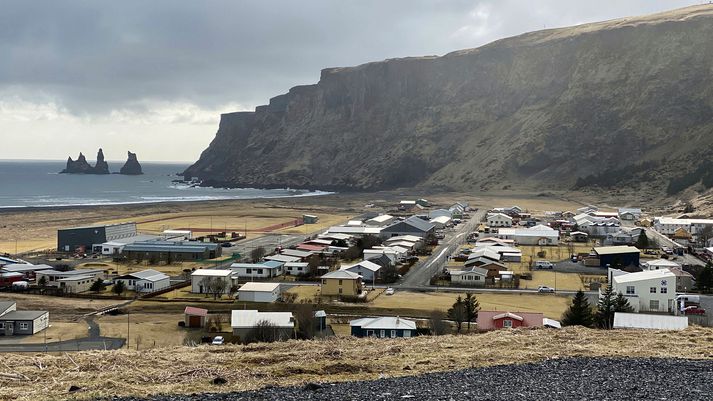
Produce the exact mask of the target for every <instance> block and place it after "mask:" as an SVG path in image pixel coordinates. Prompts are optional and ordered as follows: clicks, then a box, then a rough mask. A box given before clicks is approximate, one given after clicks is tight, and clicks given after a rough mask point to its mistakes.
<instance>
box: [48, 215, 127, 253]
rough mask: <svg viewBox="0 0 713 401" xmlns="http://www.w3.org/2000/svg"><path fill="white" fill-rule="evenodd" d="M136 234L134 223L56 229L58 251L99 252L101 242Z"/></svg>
mask: <svg viewBox="0 0 713 401" xmlns="http://www.w3.org/2000/svg"><path fill="white" fill-rule="evenodd" d="M135 235H136V223H133V222H129V223H117V224H105V225H96V226H86V227H72V228H62V229H59V230H57V250H58V251H60V252H75V251H80V252H92V251H96V252H101V250H102V249H101V244H103V243H105V242H109V241H114V240H118V239H121V238H128V237H133V236H135Z"/></svg>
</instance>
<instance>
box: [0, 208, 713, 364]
mask: <svg viewBox="0 0 713 401" xmlns="http://www.w3.org/2000/svg"><path fill="white" fill-rule="evenodd" d="M283 220H284V221H281V222H277V223H275V222H272V221H271V223H274V224H271V225H270V226H269V227H267V228H266V229H264V230H263V232H261V233H260V234H255V233H254V232H252V230H251V232H248V230H247V225H246V228H245V230H244V231H242V232H241V231H237V230H236V231H231V230H227V231H220V229H216V228H214V227H221V226H223V227H227V224H228V223H224V222H221V221H220V219H219V218H216V219H215V220H213V219H212V217H210V218H208V224H205V222H206V221H205V219H204V220H203V221H191V224H194V225H193V228H191V227H189V226H188V225H189V224H180V223H181V222H180V221H178V222H175V223H176V224H174V225H173V226H167V225H165V224H164V225H160V226H159V225H153V226H148V225H147V224H148V223H140V224H137V223H136V222H131V221H118V222H112V223H110V224H103V225H90V226H76V227H64V228H60V229H59V230H57V237H56V240H57V243H56V248H54V249H52V250H50V251H46V252H40V253H38V252H35V253H33V252H26V253H23V254H18V255H12V254H6V255H5V256H1V257H0V351H50V352H52V351H71V350H86V349H116V348H122V347H127V348H128V347H132V348H136V349H143V348H155V347H168V346H178V345H189V346H190V345H199V344H202V343H210V344H214V345H222V344H225V343H251V342H262V341H279V340H287V339H295V338H296V339H312V338H325V337H331V336H354V337H375V338H397V337H398V338H409V337H416V336H420V335H440V334H446V333H461V332H484V331H490V330H496V329H508V328H546V329H552V330H557V329H559V328H561V327H562V326H563V325H567V324H573V323H572V319H571V315H570V316H569V317H567V315H568V314H569V313H570V311H571V310H572V309H573V305H574V306H576V304H577V303H578V302H580V303H581V302H586V304H587V305H589V306H588V308H589V309H588V310H591V311H592V313H595V312H597V310H601V308H602V305H605V306H606V305H609V306H611V310H610V311H608V312H607V313H609V315H608V316H607V317H606V320H607V322H606V323H605V324H604V326H605V327H602V325H601V324H594V323H592V324H591V325H592V326H593V327H599V328H629V329H671V330H679V329H684V328H686V327H688V326H689V325H697V326H711V325H712V324H713V321H712V320H711V319H710V312H709V311H710V310H713V299H712V298H711V296H710V295H706V293H707V292H709V291H710V290H711V286H712V284H713V283H712V281H713V275H712V273H711V270H712V269H711V267H710V260H711V259H713V243H712V241H713V220H705V219H695V218H689V216H688V215H686V214H682V215H679V216H675V217H672V216H668V217H661V216H650V215H648V214H646V213H645V212H644V211H642V210H641V209H638V208H619V209H611V210H610V209H601V210H600V209H599V208H597V207H594V206H584V207H580V208H578V209H575V210H557V211H552V210H532V209H530V210H528V209H525V208H521V207H519V206H498V207H480V206H474V205H470V204H469V203H468V202H464V201H453V202H451V203H443V202H440V203H432V202H429V201H428V200H426V199H422V198H419V199H406V200H400V201H397V202H393V203H388V202H380V203H378V204H375V203H370V204H367V205H365V206H364V207H363V208H362V211H361V213H360V214H358V215H349V216H344V215H339V216H337V215H329V216H327V215H324V216H320V215H318V214H302V215H301V216H290V218H287V219H283ZM231 223H233V222H231ZM246 224H247V223H246ZM205 225H210V228H202V227H204V226H205ZM234 225H235V224H231V227H232V226H234ZM142 226H143V227H146V228H147V229H146V230H141V229H140V228H139V227H142ZM614 298H617V299H623V300H625V301H618V302H619V303H616V302H615V299H614ZM612 305H614V306H612ZM595 314H596V313H595Z"/></svg>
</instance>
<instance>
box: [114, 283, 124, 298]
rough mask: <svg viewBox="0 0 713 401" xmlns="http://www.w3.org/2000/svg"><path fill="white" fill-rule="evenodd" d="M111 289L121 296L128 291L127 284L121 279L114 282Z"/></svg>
mask: <svg viewBox="0 0 713 401" xmlns="http://www.w3.org/2000/svg"><path fill="white" fill-rule="evenodd" d="M111 291H112V292H114V294H116V295H118V296H121V294H123V293H124V291H126V285H124V282H123V281H121V280H119V281H117V282H116V283H114V287H112V289H111Z"/></svg>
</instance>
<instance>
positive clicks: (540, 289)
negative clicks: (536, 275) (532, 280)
mask: <svg viewBox="0 0 713 401" xmlns="http://www.w3.org/2000/svg"><path fill="white" fill-rule="evenodd" d="M537 292H542V293H553V292H555V289H554V288H552V287H548V286H546V285H541V286H539V287H537Z"/></svg>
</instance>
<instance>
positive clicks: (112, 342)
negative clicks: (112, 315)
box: [0, 316, 125, 353]
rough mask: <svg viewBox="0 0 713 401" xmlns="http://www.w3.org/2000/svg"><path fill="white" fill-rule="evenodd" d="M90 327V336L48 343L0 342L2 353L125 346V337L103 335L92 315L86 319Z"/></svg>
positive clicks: (82, 349) (41, 334)
mask: <svg viewBox="0 0 713 401" xmlns="http://www.w3.org/2000/svg"><path fill="white" fill-rule="evenodd" d="M84 320H85V322H86V323H87V328H88V333H87V334H88V336H87V337H85V338H78V339H76V340H66V341H55V342H49V343H47V344H45V343H44V342H43V343H34V344H18V343H12V344H0V353H2V352H68V351H89V350H110V349H119V348H121V347H123V346H124V344H125V340H124V339H123V338H115V337H102V336H101V330H100V328H99V325H98V324H97V323H96V322H95V321H94V318H93V317H92V316H88V317H86V318H85V319H84ZM42 336H43V333H38V334H35V336H34V337H36V338H38V339H41V338H42Z"/></svg>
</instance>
